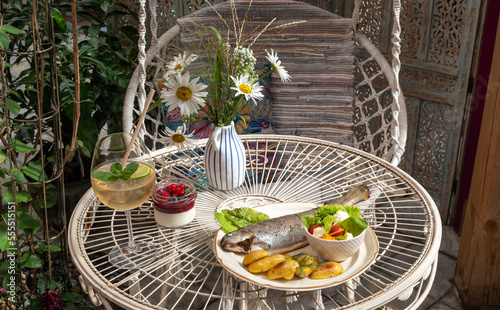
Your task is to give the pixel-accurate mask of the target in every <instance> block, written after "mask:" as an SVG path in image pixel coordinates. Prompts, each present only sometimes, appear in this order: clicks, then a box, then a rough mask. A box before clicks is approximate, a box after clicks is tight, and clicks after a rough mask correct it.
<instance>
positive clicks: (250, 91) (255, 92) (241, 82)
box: [231, 75, 264, 104]
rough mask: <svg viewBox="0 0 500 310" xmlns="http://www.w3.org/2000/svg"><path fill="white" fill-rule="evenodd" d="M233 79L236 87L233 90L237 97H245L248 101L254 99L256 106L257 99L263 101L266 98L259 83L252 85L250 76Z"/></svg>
mask: <svg viewBox="0 0 500 310" xmlns="http://www.w3.org/2000/svg"><path fill="white" fill-rule="evenodd" d="M231 79H232V80H233V82H234V85H235V87H231V89H232V90H235V91H236V96H238V95H244V96H245V99H246V100H248V99H252V100H253V102H254V103H255V104H257V101H255V99H257V100H261V99H262V98H264V94H262V90H263V87H262V86H261V85H259V82H256V83H253V84H252V81H251V80H250V77H249V76H248V75H243V76H240V77H239V78H235V77H233V76H231Z"/></svg>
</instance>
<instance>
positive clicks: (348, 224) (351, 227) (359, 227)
mask: <svg viewBox="0 0 500 310" xmlns="http://www.w3.org/2000/svg"><path fill="white" fill-rule="evenodd" d="M337 225H339V226H341V227H342V228H344V230H345V231H347V232H350V233H351V234H352V236H353V237H356V236H357V235H359V234H360V233H362V232H363V230H365V229H366V228H367V227H368V223H367V222H366V221H365V220H364V219H363V218H361V217H356V216H350V217H348V218H346V219H345V220H343V221H342V222H340V223H338V224H337Z"/></svg>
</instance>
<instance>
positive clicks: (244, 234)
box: [221, 228, 270, 253]
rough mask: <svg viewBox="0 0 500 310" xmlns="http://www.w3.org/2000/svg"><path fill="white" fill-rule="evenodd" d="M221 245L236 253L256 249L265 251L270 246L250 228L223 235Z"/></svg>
mask: <svg viewBox="0 0 500 310" xmlns="http://www.w3.org/2000/svg"><path fill="white" fill-rule="evenodd" d="M221 245H222V248H223V249H224V250H226V251H231V252H238V253H250V252H253V251H256V250H264V251H267V250H269V248H270V246H269V245H268V244H267V243H265V242H262V241H260V240H259V239H258V238H256V237H255V235H254V234H253V233H252V232H251V231H250V230H247V229H244V228H240V229H238V230H235V231H232V232H230V233H227V234H226V235H224V237H222V240H221Z"/></svg>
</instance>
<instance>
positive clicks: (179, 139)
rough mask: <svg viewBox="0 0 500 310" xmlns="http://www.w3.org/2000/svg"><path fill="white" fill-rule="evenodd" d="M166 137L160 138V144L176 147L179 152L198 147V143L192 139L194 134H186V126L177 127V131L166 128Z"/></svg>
mask: <svg viewBox="0 0 500 310" xmlns="http://www.w3.org/2000/svg"><path fill="white" fill-rule="evenodd" d="M165 135H166V137H162V138H160V139H159V140H160V142H163V143H165V144H166V145H167V146H170V145H175V146H177V149H178V150H179V151H182V150H185V149H191V148H194V147H195V146H196V143H195V142H194V141H193V140H192V139H191V138H192V137H193V135H192V134H186V124H182V126H179V127H177V130H176V131H173V130H172V129H170V128H168V127H167V128H165Z"/></svg>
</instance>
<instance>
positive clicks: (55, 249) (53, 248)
mask: <svg viewBox="0 0 500 310" xmlns="http://www.w3.org/2000/svg"><path fill="white" fill-rule="evenodd" d="M36 245H37V246H38V248H37V250H36V252H37V253H40V254H41V253H43V252H46V251H47V249H49V250H50V252H60V251H61V248H60V247H58V246H57V245H55V244H51V245H49V247H47V245H46V244H45V243H43V242H37V243H36Z"/></svg>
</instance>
